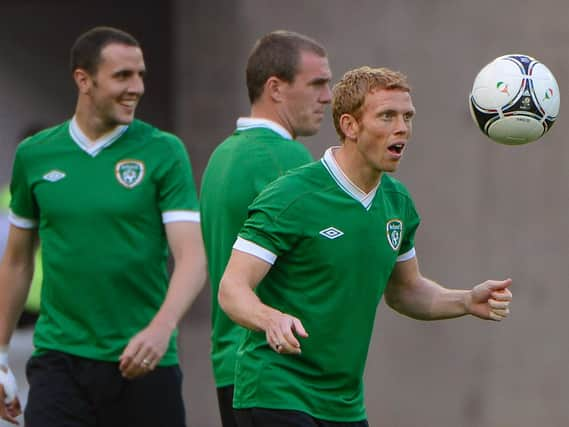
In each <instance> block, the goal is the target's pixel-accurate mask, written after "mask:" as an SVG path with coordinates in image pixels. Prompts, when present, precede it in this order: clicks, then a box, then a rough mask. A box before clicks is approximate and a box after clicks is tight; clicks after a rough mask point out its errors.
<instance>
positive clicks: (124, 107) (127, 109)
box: [89, 44, 146, 128]
mask: <svg viewBox="0 0 569 427" xmlns="http://www.w3.org/2000/svg"><path fill="white" fill-rule="evenodd" d="M145 70H146V69H145V66H144V59H143V57H142V51H141V50H140V48H138V47H136V46H127V45H124V44H109V45H107V46H105V47H104V48H103V50H102V51H101V61H100V63H99V67H98V69H97V71H96V73H95V75H93V76H92V77H91V80H92V82H91V87H90V90H89V96H90V100H91V106H92V108H93V113H94V114H95V116H96V118H97V119H98V120H99V121H100V122H101V124H102V125H103V126H104V127H108V128H112V127H115V126H117V125H120V124H128V123H130V122H132V120H133V119H134V112H135V110H136V106H137V105H138V102H139V100H140V98H141V97H142V95H143V94H144V81H143V77H144V73H145Z"/></svg>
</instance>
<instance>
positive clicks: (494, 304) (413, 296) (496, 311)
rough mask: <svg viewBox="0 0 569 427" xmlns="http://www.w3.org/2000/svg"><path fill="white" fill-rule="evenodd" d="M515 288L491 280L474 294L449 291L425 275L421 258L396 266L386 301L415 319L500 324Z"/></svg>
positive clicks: (469, 291) (474, 288)
mask: <svg viewBox="0 0 569 427" xmlns="http://www.w3.org/2000/svg"><path fill="white" fill-rule="evenodd" d="M511 284H512V280H511V279H506V280H487V281H485V282H484V283H481V284H479V285H477V286H474V287H473V288H472V289H471V290H459V289H447V288H444V287H443V286H441V285H439V284H438V283H436V282H434V281H432V280H430V279H428V278H426V277H424V276H423V275H421V273H420V271H419V265H418V261H417V258H413V259H410V260H408V261H404V262H399V263H397V264H396V266H395V268H394V270H393V273H392V275H391V278H390V280H389V283H388V285H387V288H386V291H385V301H386V302H387V304H388V305H389V306H390V307H391V308H393V309H394V310H396V311H397V312H399V313H401V314H404V315H406V316H409V317H412V318H414V319H420V320H439V319H450V318H454V317H460V316H464V315H466V314H471V315H473V316H476V317H479V318H481V319H486V320H496V321H499V320H502V319H504V318H506V317H507V316H508V315H509V313H510V311H509V304H510V301H511V300H512V293H511V291H510V290H509V289H508V287H509V286H510V285H511Z"/></svg>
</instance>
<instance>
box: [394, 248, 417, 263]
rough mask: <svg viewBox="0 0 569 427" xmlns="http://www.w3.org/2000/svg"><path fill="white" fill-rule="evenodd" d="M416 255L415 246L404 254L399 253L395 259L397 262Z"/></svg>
mask: <svg viewBox="0 0 569 427" xmlns="http://www.w3.org/2000/svg"><path fill="white" fill-rule="evenodd" d="M416 255H417V254H416V253H415V248H411V250H409V251H407V252H405V253H404V254H401V255H399V256H398V257H397V259H396V261H397V262H402V261H409V260H410V259H411V258H415V256H416Z"/></svg>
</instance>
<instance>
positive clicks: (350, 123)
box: [338, 114, 360, 141]
mask: <svg viewBox="0 0 569 427" xmlns="http://www.w3.org/2000/svg"><path fill="white" fill-rule="evenodd" d="M338 123H339V124H340V129H342V132H343V133H344V135H346V139H349V140H352V141H355V140H356V139H357V136H358V132H359V130H360V124H359V123H358V121H357V120H356V118H355V117H354V116H352V115H351V114H342V115H341V116H340V119H339V121H338Z"/></svg>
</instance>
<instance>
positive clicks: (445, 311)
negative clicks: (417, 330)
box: [386, 277, 469, 320]
mask: <svg viewBox="0 0 569 427" xmlns="http://www.w3.org/2000/svg"><path fill="white" fill-rule="evenodd" d="M397 289H398V291H397V292H395V293H392V294H391V295H389V297H388V296H386V301H387V303H388V304H389V306H391V307H392V308H393V309H394V310H396V311H398V312H399V313H401V314H404V315H406V316H409V317H412V318H414V319H419V320H440V319H450V318H454V317H460V316H464V315H465V314H467V309H466V298H467V295H468V292H469V291H464V290H456V289H447V288H444V287H442V286H440V285H439V284H438V283H435V282H433V281H432V280H430V279H427V278H425V277H420V278H418V279H417V280H416V281H415V282H414V283H412V284H406V285H401V286H398V287H397Z"/></svg>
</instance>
